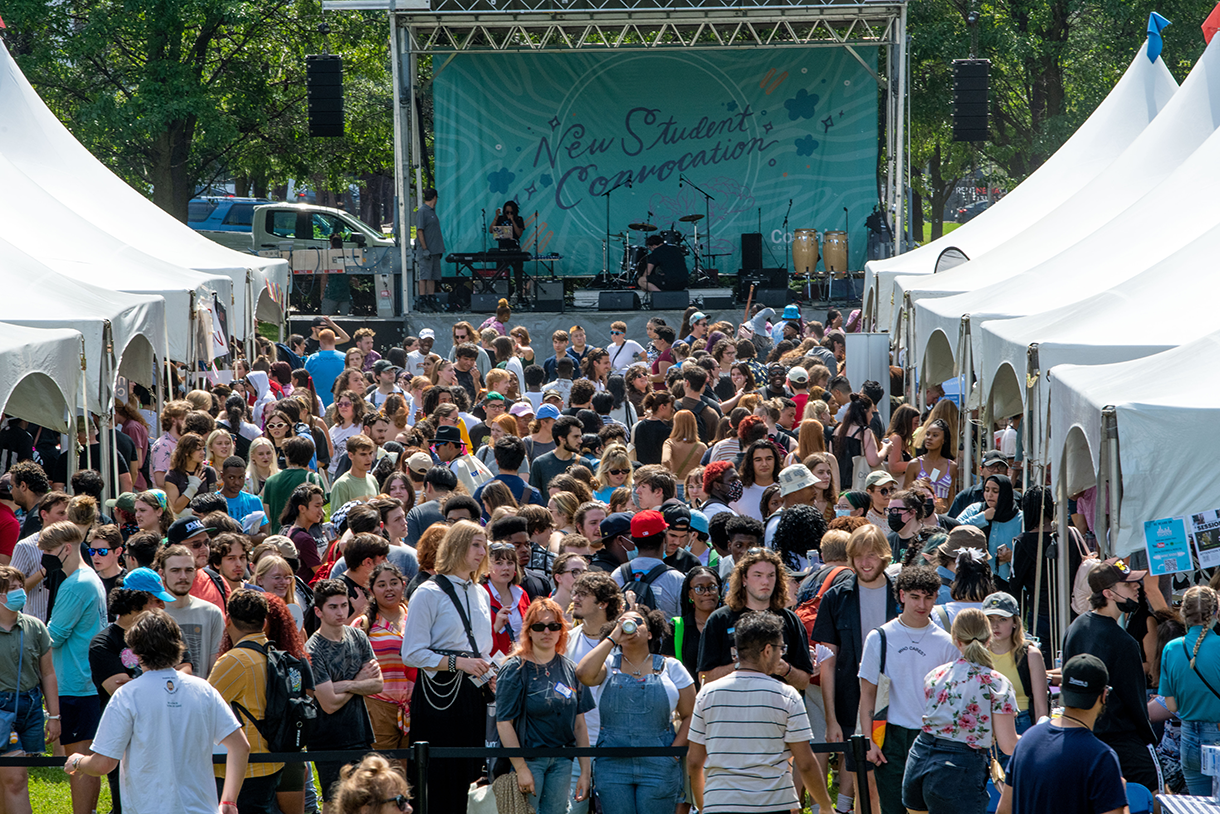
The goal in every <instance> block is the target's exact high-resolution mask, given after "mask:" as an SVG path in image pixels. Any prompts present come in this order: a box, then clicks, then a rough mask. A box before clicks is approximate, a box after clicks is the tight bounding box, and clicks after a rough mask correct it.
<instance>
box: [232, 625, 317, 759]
mask: <svg viewBox="0 0 1220 814" xmlns="http://www.w3.org/2000/svg"><path fill="white" fill-rule="evenodd" d="M237 646H238V647H243V648H245V649H246V650H253V651H254V652H256V653H262V654H263V655H265V656H266V657H267V703H266V704H265V705H264V710H263V712H264V717H263V719H262V720H261V721H259V720H257V719H255V717H254V716H253V715H251V714H250V710H248V709H246V708H245V707H243V706H242V705H241V704H239V703H237V702H236V701H234V702H232V706H233V712H234V714H236V715H237V718H238V720H249V721H250V722H251V723H253V724H254V728H255V729H257V730H258V733H259V734H260V735H262V736H263V738H264V739H265V740H266V741H267V748H268V749H270V750H271V751H272V752H299V751H301V750H302V749H304V748H305V744H306V743H308V742H309V738H310V736H311V735H312V734H313V730H314V726H315V724H316V723H317V721H318V708H317V707H316V706H314V701H313V699H312V698H310V697H309V696H308V695H306V694H305V681H304V675H305V669H304V667H303V665H304V661H303V660H301V659H298V658H297V657H296V656H293V655H292V654H290V653H286V652H284V651H283V650H279V649H277V648H275V647H272V646H271V645H266V646H264V645H261V644H258V643H256V642H241V643H240V644H238V645H237Z"/></svg>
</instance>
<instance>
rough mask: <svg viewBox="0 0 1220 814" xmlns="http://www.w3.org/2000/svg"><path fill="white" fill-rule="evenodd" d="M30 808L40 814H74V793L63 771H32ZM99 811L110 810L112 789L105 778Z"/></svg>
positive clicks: (46, 769)
mask: <svg viewBox="0 0 1220 814" xmlns="http://www.w3.org/2000/svg"><path fill="white" fill-rule="evenodd" d="M30 806H31V807H32V808H33V810H34V811H37V812H38V814H72V792H71V791H69V790H68V776H67V775H66V774H64V772H63V769H49V768H43V767H39V768H34V769H30ZM97 810H98V811H99V812H101V814H106V812H108V811H109V810H110V787H109V786H108V785H107V783H106V778H104V777H103V778H102V793H101V795H100V796H99V797H98V800H97Z"/></svg>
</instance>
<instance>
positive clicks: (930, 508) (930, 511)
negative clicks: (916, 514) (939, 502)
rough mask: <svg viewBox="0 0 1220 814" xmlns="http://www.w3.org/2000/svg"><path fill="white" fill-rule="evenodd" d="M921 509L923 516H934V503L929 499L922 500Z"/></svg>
mask: <svg viewBox="0 0 1220 814" xmlns="http://www.w3.org/2000/svg"><path fill="white" fill-rule="evenodd" d="M923 508H924V514H926V515H927V516H928V517H931V516H932V515H934V514H936V501H935V500H934V499H932V498H930V497H925V498H924V499H923Z"/></svg>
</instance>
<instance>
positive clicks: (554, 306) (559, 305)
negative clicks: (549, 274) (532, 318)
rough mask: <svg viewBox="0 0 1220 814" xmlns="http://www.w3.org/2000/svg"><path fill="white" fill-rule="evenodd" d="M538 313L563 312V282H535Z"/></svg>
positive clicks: (535, 306) (535, 308)
mask: <svg viewBox="0 0 1220 814" xmlns="http://www.w3.org/2000/svg"><path fill="white" fill-rule="evenodd" d="M534 293H535V294H536V295H537V301H536V302H535V304H534V310H536V311H561V312H562V311H563V280H546V281H543V280H535V281H534Z"/></svg>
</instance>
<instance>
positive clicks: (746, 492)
mask: <svg viewBox="0 0 1220 814" xmlns="http://www.w3.org/2000/svg"><path fill="white" fill-rule="evenodd" d="M766 489H767V487H765V486H760V485H759V484H757V483H755V484H753V485H752V486H745V487H743V488H742V490H741V499H740V500H734V501H733V502H732V503H730V504H729V508H730V509H732V510H733V511H735V512H737V513H738V514H740V515H745V516H746V517H753V518H754V519H755V520H757V521H758V522H759V523H761V522H762V521H763V516H762V511H761V506H760V505H759V504H760V503H761V502H762V494H763V492H764V491H766Z"/></svg>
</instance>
